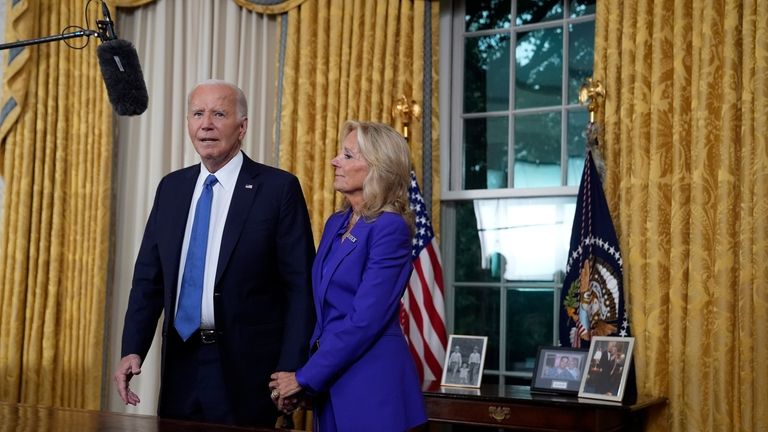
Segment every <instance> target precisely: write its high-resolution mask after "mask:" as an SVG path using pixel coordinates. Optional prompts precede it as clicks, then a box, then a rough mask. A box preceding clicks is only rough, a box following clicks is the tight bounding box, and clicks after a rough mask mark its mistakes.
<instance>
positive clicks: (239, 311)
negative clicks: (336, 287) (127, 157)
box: [122, 157, 315, 425]
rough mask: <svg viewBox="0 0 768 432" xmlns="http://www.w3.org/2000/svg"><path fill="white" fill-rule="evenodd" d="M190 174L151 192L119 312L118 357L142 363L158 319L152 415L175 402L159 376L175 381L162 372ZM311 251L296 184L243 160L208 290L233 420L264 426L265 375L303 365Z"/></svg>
mask: <svg viewBox="0 0 768 432" xmlns="http://www.w3.org/2000/svg"><path fill="white" fill-rule="evenodd" d="M199 173H200V164H197V165H194V166H191V167H187V168H184V169H181V170H178V171H175V172H173V173H171V174H168V175H167V176H165V177H164V178H163V179H162V181H161V182H160V184H159V185H158V187H157V193H156V195H155V201H154V205H153V207H152V211H151V213H150V215H149V219H148V220H147V225H146V229H145V232H144V237H143V240H142V243H141V248H140V250H139V254H138V258H137V259H136V266H135V269H134V275H133V286H132V288H131V294H130V298H129V303H128V309H127V311H126V314H125V327H124V329H123V340H122V355H123V356H125V355H128V354H132V353H133V354H138V355H140V356H141V358H142V359H144V358H146V354H147V351H148V350H149V347H150V344H151V343H152V339H153V336H154V334H155V328H156V327H157V321H158V319H159V317H160V315H161V312H164V318H163V327H162V332H163V346H162V374H161V390H160V399H159V405H158V413H159V414H160V415H163V413H164V407H166V406H168V405H167V404H173V403H174V402H175V401H177V400H178V399H180V396H181V395H177V394H171V392H170V391H169V390H168V389H170V388H172V387H174V386H173V385H169V382H168V380H169V379H171V378H168V376H169V375H179V373H178V370H177V369H176V370H169V368H174V367H178V364H179V363H178V362H177V361H174V358H175V357H174V356H176V355H177V354H178V351H179V348H177V347H178V346H179V343H177V342H175V341H176V340H179V341H180V340H181V339H180V338H179V337H178V335H177V334H176V330H175V329H174V327H173V317H174V310H175V304H176V285H177V281H178V277H179V262H180V255H181V246H182V242H183V239H184V228H185V224H186V221H187V214H188V212H189V208H190V205H191V203H192V194H193V192H194V188H195V182H196V181H197V177H198V175H199ZM314 251H315V248H314V241H313V239H312V232H311V228H310V223H309V213H308V212H307V207H306V202H305V201H304V196H303V194H302V191H301V186H300V185H299V181H298V179H297V178H296V177H295V176H293V175H292V174H290V173H287V172H285V171H282V170H278V169H276V168H272V167H269V166H266V165H262V164H259V163H257V162H254V161H252V160H251V159H249V158H248V157H244V158H243V166H242V168H241V170H240V173H239V175H238V178H237V183H236V186H235V190H234V192H233V195H232V201H231V203H230V208H229V213H228V215H227V220H226V222H225V226H224V234H223V238H222V240H221V250H220V253H219V262H218V265H217V268H216V280H215V285H214V293H213V306H214V314H215V317H216V331H217V339H218V341H217V346H218V347H219V351H220V357H221V362H222V365H223V366H224V368H223V369H224V379H225V386H226V388H227V392H228V394H229V396H230V398H229V399H230V403H231V405H232V408H233V410H234V416H235V421H236V423H239V424H254V423H256V424H262V423H265V422H268V421H269V419H271V421H272V424H273V425H274V419H275V418H276V416H277V411H276V409H275V407H274V404H273V403H272V401H271V400H270V398H269V375H270V374H271V373H272V372H274V371H276V370H296V369H297V368H298V367H299V366H301V365H302V364H303V363H304V362H305V361H306V359H307V356H308V348H307V347H308V344H309V340H310V339H309V336H310V334H311V331H312V328H313V327H314V323H315V313H314V308H313V307H312V288H311V279H310V270H311V265H312V261H313V259H314V254H315V252H314ZM169 339H170V340H171V341H172V342H173V343H169ZM168 372H172V373H170V374H169V373H168ZM183 378H186V377H183ZM176 379H182V378H176Z"/></svg>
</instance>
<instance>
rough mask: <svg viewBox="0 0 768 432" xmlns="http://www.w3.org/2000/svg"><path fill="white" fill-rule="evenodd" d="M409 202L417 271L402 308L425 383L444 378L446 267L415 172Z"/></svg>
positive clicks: (412, 255) (405, 328) (403, 317)
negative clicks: (442, 263)
mask: <svg viewBox="0 0 768 432" xmlns="http://www.w3.org/2000/svg"><path fill="white" fill-rule="evenodd" d="M408 201H409V204H410V207H411V210H413V212H414V214H415V216H416V235H415V236H414V238H413V247H412V250H411V258H412V259H413V272H412V273H411V279H410V280H409V281H408V287H407V288H406V291H405V294H404V295H403V299H402V305H401V307H400V325H401V326H402V328H403V333H404V334H405V336H406V338H407V339H408V345H409V347H410V350H411V355H412V356H413V359H414V361H415V363H416V369H417V370H418V372H419V377H420V378H421V380H422V382H423V383H424V382H430V381H440V379H441V375H442V370H443V366H442V365H443V360H444V359H445V349H446V346H447V344H448V337H447V334H446V330H445V297H444V290H443V269H442V265H441V264H440V250H439V249H438V247H437V241H436V240H435V232H434V231H433V230H432V223H431V222H430V221H429V216H428V215H427V205H426V203H425V202H424V198H423V197H422V195H421V191H420V190H419V185H418V184H417V183H416V174H415V173H414V172H413V171H411V184H410V186H409V187H408Z"/></svg>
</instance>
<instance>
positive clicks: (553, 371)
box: [531, 346, 589, 395]
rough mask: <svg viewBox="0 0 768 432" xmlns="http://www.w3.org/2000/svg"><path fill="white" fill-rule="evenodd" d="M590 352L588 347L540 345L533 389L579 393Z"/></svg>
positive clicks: (544, 391)
mask: <svg viewBox="0 0 768 432" xmlns="http://www.w3.org/2000/svg"><path fill="white" fill-rule="evenodd" d="M588 354H589V351H588V350H587V349H581V348H571V347H561V346H540V347H539V349H538V353H537V354H536V365H535V366H534V368H533V376H532V377H531V391H532V392H539V393H555V394H571V395H576V394H578V393H579V386H580V385H581V381H582V378H583V376H584V371H585V369H586V366H587V358H588V357H587V356H588Z"/></svg>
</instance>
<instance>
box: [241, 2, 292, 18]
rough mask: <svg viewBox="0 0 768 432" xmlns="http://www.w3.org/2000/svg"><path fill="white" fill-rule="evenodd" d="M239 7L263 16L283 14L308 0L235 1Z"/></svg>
mask: <svg viewBox="0 0 768 432" xmlns="http://www.w3.org/2000/svg"><path fill="white" fill-rule="evenodd" d="M234 1H235V3H237V4H238V5H239V6H241V7H244V8H246V9H250V10H252V11H254V12H258V13H263V14H268V15H271V14H281V13H285V12H288V11H289V10H291V9H293V8H295V7H297V6H299V5H301V4H302V3H304V2H305V1H306V0H234Z"/></svg>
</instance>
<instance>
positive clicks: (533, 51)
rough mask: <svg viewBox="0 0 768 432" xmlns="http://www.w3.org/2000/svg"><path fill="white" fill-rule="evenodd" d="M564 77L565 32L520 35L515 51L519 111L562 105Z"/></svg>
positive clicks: (553, 29)
mask: <svg viewBox="0 0 768 432" xmlns="http://www.w3.org/2000/svg"><path fill="white" fill-rule="evenodd" d="M562 77H563V29H562V28H560V27H554V28H549V29H539V30H534V31H529V32H521V33H519V34H518V41H517V47H516V49H515V107H516V108H518V109H520V108H533V107H543V106H552V105H560V104H561V103H562V100H563V95H562V88H563V82H562V81H563V79H562Z"/></svg>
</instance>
